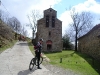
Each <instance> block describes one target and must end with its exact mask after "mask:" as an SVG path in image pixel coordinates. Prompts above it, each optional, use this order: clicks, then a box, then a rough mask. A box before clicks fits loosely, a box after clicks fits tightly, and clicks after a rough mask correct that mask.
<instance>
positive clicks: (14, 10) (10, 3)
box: [2, 0, 61, 23]
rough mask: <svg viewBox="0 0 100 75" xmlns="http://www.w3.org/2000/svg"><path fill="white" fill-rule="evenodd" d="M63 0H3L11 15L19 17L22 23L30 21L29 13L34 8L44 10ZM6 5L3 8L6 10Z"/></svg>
mask: <svg viewBox="0 0 100 75" xmlns="http://www.w3.org/2000/svg"><path fill="white" fill-rule="evenodd" d="M60 1H61V0H2V3H3V4H4V5H5V7H6V9H7V10H8V11H9V13H10V15H11V16H15V17H17V18H18V19H19V20H20V21H21V22H22V23H26V22H28V19H27V14H29V13H30V12H31V11H32V10H34V9H37V10H40V11H42V13H43V10H45V9H47V8H49V7H50V5H51V6H52V7H54V5H55V4H57V3H59V2H60ZM5 7H4V6H3V5H2V8H3V9H4V10H5V11H6V9H5Z"/></svg>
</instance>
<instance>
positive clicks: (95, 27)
mask: <svg viewBox="0 0 100 75" xmlns="http://www.w3.org/2000/svg"><path fill="white" fill-rule="evenodd" d="M98 28H100V24H98V25H96V26H94V27H93V28H92V29H91V30H90V31H89V32H88V33H87V34H85V35H83V36H81V37H80V38H78V40H79V39H81V38H83V37H85V36H87V35H89V34H90V33H92V32H93V31H94V30H97V29H98Z"/></svg>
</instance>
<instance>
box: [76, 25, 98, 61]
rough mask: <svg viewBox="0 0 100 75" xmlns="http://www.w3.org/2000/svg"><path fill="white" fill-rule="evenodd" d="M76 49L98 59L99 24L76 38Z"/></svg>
mask: <svg viewBox="0 0 100 75" xmlns="http://www.w3.org/2000/svg"><path fill="white" fill-rule="evenodd" d="M78 51H80V52H82V53H85V54H88V55H90V56H91V57H93V58H95V59H98V60H100V24H98V25H96V26H95V27H93V28H92V29H91V30H90V31H89V32H88V33H87V34H85V35H84V36H82V37H80V38H79V39H78Z"/></svg>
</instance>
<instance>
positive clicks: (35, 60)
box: [29, 56, 43, 71]
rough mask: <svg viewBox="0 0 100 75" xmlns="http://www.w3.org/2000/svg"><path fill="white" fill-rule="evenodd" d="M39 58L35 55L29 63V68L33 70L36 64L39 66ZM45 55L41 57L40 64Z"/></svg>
mask: <svg viewBox="0 0 100 75" xmlns="http://www.w3.org/2000/svg"><path fill="white" fill-rule="evenodd" d="M37 61H38V58H37V57H36V56H35V57H34V58H32V59H31V61H30V64H29V70H30V71H31V70H32V69H33V67H34V66H38V64H37ZM42 61H43V57H42V56H41V57H40V62H39V65H40V64H41V63H42Z"/></svg>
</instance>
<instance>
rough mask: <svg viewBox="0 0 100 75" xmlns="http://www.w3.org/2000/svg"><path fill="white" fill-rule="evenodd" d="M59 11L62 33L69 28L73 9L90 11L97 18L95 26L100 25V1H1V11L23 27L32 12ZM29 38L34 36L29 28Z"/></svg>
mask: <svg viewBox="0 0 100 75" xmlns="http://www.w3.org/2000/svg"><path fill="white" fill-rule="evenodd" d="M50 7H51V8H53V9H54V10H56V11H57V18H58V19H60V20H61V21H62V33H63V34H64V33H65V31H66V30H67V29H68V27H69V23H70V22H71V18H70V16H69V12H70V9H71V8H73V7H74V8H75V9H76V10H77V11H78V12H81V11H89V12H91V13H92V15H93V16H94V17H95V18H94V20H93V23H94V25H96V24H98V23H100V10H99V9H100V0H1V6H0V9H2V10H4V11H5V12H7V13H8V14H9V16H10V17H13V16H15V17H16V18H17V19H18V20H19V21H20V22H21V24H22V25H25V24H27V23H29V20H28V18H27V15H28V14H30V13H31V11H32V10H39V11H40V12H41V13H43V11H44V10H46V9H48V8H50ZM26 29H27V30H28V33H29V36H30V37H31V36H32V30H31V29H29V28H28V27H27V28H26Z"/></svg>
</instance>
